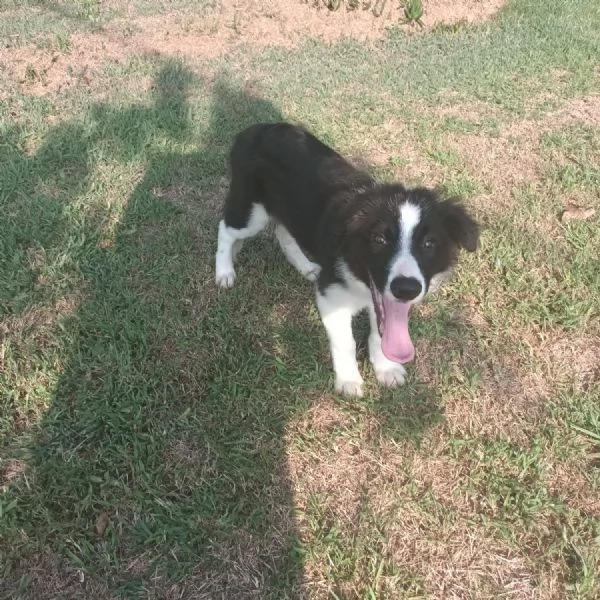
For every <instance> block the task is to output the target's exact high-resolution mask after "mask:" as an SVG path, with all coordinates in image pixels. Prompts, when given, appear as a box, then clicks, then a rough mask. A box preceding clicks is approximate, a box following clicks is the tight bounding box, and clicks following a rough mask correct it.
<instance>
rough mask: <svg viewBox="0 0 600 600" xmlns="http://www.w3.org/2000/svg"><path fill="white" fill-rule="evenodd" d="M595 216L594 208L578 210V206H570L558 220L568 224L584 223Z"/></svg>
mask: <svg viewBox="0 0 600 600" xmlns="http://www.w3.org/2000/svg"><path fill="white" fill-rule="evenodd" d="M595 214H596V209H595V208H579V207H578V206H570V207H569V208H567V210H565V212H564V213H563V214H562V216H561V218H560V220H561V221H562V222H563V223H569V221H585V220H586V219H589V218H591V217H593V216H594V215H595Z"/></svg>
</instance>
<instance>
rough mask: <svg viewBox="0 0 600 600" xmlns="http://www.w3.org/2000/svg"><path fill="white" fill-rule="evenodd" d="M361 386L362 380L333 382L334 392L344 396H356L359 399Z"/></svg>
mask: <svg viewBox="0 0 600 600" xmlns="http://www.w3.org/2000/svg"><path fill="white" fill-rule="evenodd" d="M362 386H363V380H362V378H360V379H356V380H345V379H336V380H335V391H336V392H338V393H339V394H344V396H357V397H358V398H361V397H362V395H363V390H362Z"/></svg>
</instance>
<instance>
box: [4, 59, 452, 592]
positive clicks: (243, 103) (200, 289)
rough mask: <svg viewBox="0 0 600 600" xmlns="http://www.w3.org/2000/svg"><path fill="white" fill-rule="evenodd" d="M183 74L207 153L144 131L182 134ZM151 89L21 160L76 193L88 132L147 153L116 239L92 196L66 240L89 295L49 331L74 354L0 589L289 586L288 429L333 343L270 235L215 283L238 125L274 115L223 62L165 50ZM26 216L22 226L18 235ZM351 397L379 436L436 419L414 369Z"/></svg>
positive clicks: (297, 548) (25, 487)
mask: <svg viewBox="0 0 600 600" xmlns="http://www.w3.org/2000/svg"><path fill="white" fill-rule="evenodd" d="M191 86H205V87H206V89H207V93H210V94H211V95H212V111H211V121H210V123H209V124H208V126H207V128H206V132H205V134H204V136H203V138H202V140H201V142H202V148H201V150H199V151H197V152H192V153H189V152H186V151H185V150H182V151H181V152H177V151H173V150H172V149H168V150H165V151H161V150H160V148H161V147H162V146H161V144H160V143H155V142H156V139H162V140H165V141H166V142H170V143H171V144H168V143H166V142H165V144H164V147H166V148H171V147H172V145H173V144H175V145H177V144H179V145H180V146H182V147H184V146H185V142H189V141H190V136H191V134H190V131H191V125H190V119H191V115H190V107H189V104H188V101H187V96H188V94H189V92H190V87H191ZM152 93H153V103H152V105H151V106H149V107H148V106H138V105H135V106H132V107H128V108H122V107H114V106H111V105H108V104H99V105H96V106H94V107H92V108H91V109H90V122H91V123H92V124H93V125H92V126H90V127H89V128H88V129H85V128H83V127H82V126H79V125H72V126H71V125H67V126H60V127H57V128H56V129H55V130H53V131H52V132H51V134H50V135H49V136H48V140H47V141H46V143H45V144H44V146H43V147H42V148H41V149H40V150H39V152H38V153H37V154H36V156H35V158H34V159H33V160H35V161H37V163H36V164H37V166H38V173H39V174H40V178H41V179H42V180H44V182H45V183H46V184H47V183H48V182H50V181H52V182H54V179H55V178H56V177H59V179H58V180H57V181H56V182H54V183H55V184H56V185H57V186H60V185H61V182H64V187H63V188H61V194H63V195H64V194H67V196H68V199H69V200H73V199H74V198H76V197H81V196H85V194H86V193H87V191H89V188H90V186H91V185H93V183H92V181H91V180H92V179H93V178H92V175H91V174H92V173H93V160H92V158H91V157H93V156H94V155H95V154H96V153H95V148H96V145H97V144H98V143H99V142H100V140H101V141H102V144H103V148H105V150H104V152H106V148H110V149H111V159H112V160H118V161H121V162H127V161H131V160H132V159H133V158H135V157H138V158H139V157H143V158H144V159H145V167H144V175H143V178H142V180H141V182H140V183H139V184H138V185H137V187H136V189H135V191H134V192H133V194H131V196H130V197H129V199H128V201H127V206H126V208H125V211H124V212H123V214H122V215H121V218H120V220H119V223H118V225H117V227H116V231H115V233H114V235H113V236H112V237H111V238H110V239H109V240H108V241H107V240H106V238H105V233H104V232H105V229H106V224H105V223H104V222H103V220H102V215H101V214H100V213H98V214H96V213H94V211H93V210H89V211H88V212H89V215H88V216H86V218H85V219H84V220H83V222H82V223H81V224H80V227H81V231H80V235H79V238H80V239H81V240H83V241H82V243H81V244H80V246H78V247H77V248H75V249H73V250H72V251H71V250H69V251H68V255H69V259H70V260H73V261H75V262H76V263H77V268H78V271H79V272H80V274H81V275H82V276H83V278H84V280H85V282H86V290H85V299H84V301H83V302H82V303H81V305H80V306H79V307H78V309H77V310H76V312H75V313H74V314H73V315H72V316H71V317H69V318H68V319H67V320H65V321H64V323H63V324H62V326H61V327H62V329H63V331H64V332H65V333H64V340H66V341H65V343H68V344H69V348H68V356H67V358H66V359H63V360H64V362H63V364H64V367H63V369H62V375H61V377H60V380H59V381H58V382H57V384H56V386H55V389H54V393H53V397H52V399H51V404H50V406H49V408H48V410H47V412H46V414H45V415H44V418H43V421H42V423H41V425H40V427H39V431H38V434H37V436H36V437H35V439H34V440H33V442H32V443H31V444H30V447H29V448H28V451H27V452H28V460H29V464H30V467H29V468H30V473H31V476H30V478H29V479H28V480H27V481H26V482H25V481H20V482H18V483H15V484H14V485H12V486H10V487H9V489H8V490H7V497H8V498H9V500H10V499H11V498H15V499H16V504H15V505H14V506H13V507H12V509H11V512H10V513H9V519H8V520H7V525H6V531H9V530H10V531H13V532H16V531H20V532H22V534H23V536H24V537H23V538H22V539H20V541H19V543H18V544H17V541H16V538H14V539H13V540H12V543H13V544H14V545H15V548H16V549H15V550H14V553H13V556H12V558H11V560H10V561H9V562H10V564H9V566H8V567H7V569H6V572H5V578H4V583H3V584H2V585H0V589H2V588H3V587H4V589H6V590H8V591H10V590H11V589H12V590H13V591H14V590H15V589H18V590H19V593H20V594H21V595H23V596H24V597H36V598H54V597H57V596H58V595H60V594H63V595H65V594H66V595H68V596H69V597H86V598H91V597H107V596H109V595H110V596H111V597H112V596H113V595H116V596H123V597H138V596H143V595H146V596H149V597H157V598H158V597H160V598H167V597H173V598H236V599H237V598H240V599H243V598H274V599H275V598H277V599H282V598H300V597H303V596H304V586H303V581H302V543H301V541H300V540H299V538H298V532H297V530H296V526H295V523H294V515H293V510H294V502H293V497H292V489H291V484H290V477H289V473H288V468H287V463H286V431H287V427H288V426H289V424H290V422H291V421H292V420H293V419H294V418H295V417H297V416H298V415H301V414H303V412H305V411H306V410H307V408H309V407H310V406H311V404H313V403H315V402H318V401H319V399H320V398H322V397H323V396H326V395H331V391H330V385H331V381H330V377H331V373H330V372H331V368H330V366H329V364H330V360H329V354H328V346H327V341H326V338H325V335H324V332H323V330H322V327H321V325H320V323H319V320H318V317H317V316H316V314H315V312H314V308H313V301H312V296H313V293H312V288H311V286H310V285H308V284H307V283H306V282H302V281H301V279H300V277H299V276H298V275H297V274H296V273H295V272H294V271H293V269H292V268H291V267H290V266H289V265H288V264H287V263H286V262H285V260H284V259H283V257H281V256H280V253H279V252H278V250H277V248H276V247H275V245H274V244H272V243H271V241H270V240H269V239H267V238H266V237H259V238H257V239H255V240H252V241H249V242H248V244H247V246H246V247H245V248H244V251H243V253H242V254H241V256H240V261H239V269H240V274H241V276H240V278H239V282H238V283H237V284H236V287H235V288H234V289H233V290H232V291H231V292H229V293H227V294H222V293H218V292H217V291H216V289H215V286H214V283H213V278H214V274H213V256H214V251H215V241H216V235H215V231H216V224H217V221H218V218H219V212H220V206H221V204H222V201H223V194H224V190H225V186H226V181H227V180H226V177H227V154H228V151H229V148H230V145H231V142H232V140H233V137H234V136H235V134H236V133H237V132H239V131H240V130H241V129H242V128H244V127H245V126H247V125H250V124H252V123H255V122H258V121H279V120H282V118H283V117H282V115H281V114H280V113H279V111H278V110H277V109H276V108H275V107H274V106H273V105H272V104H271V103H269V102H268V101H266V100H264V99H262V98H260V97H257V96H256V95H254V94H253V93H252V92H251V90H248V89H239V88H237V87H234V86H231V85H230V84H229V83H228V79H227V77H226V76H225V75H223V76H222V77H217V79H216V80H215V81H212V82H206V81H205V82H203V81H198V80H197V78H195V77H194V76H193V75H192V74H191V73H190V72H189V71H188V70H187V69H186V68H185V67H184V66H182V65H181V64H180V63H177V62H166V63H163V64H162V66H161V67H160V70H159V72H158V74H157V76H156V78H155V81H154V86H153V90H152ZM152 140H154V142H152ZM63 147H64V154H62V155H63V156H64V164H60V165H57V164H55V158H54V157H55V156H56V150H57V148H58V149H60V148H63ZM157 148H158V150H157ZM23 160H24V161H26V159H23ZM24 164H25V163H24ZM71 169H79V170H78V171H72V170H71ZM74 173H76V175H74ZM64 199H65V198H63V200H64ZM49 201H50V200H49ZM15 206H16V204H15ZM55 208H56V214H57V215H58V216H57V220H56V222H55V223H53V224H52V226H51V229H52V230H54V232H55V235H59V234H60V235H59V238H57V239H58V240H59V241H58V242H56V240H55V239H54V238H52V237H49V238H43V239H40V241H39V243H40V244H41V245H42V246H44V245H47V246H48V247H50V246H52V245H53V244H54V243H55V242H56V243H58V244H59V245H60V240H61V239H64V237H65V235H67V234H66V233H65V232H66V231H67V230H68V228H73V227H74V221H73V218H72V215H71V217H69V218H67V216H66V215H65V211H67V212H69V211H68V210H67V209H68V203H64V202H63V203H62V206H60V207H59V206H56V207H55ZM15 210H17V209H16V208H15ZM28 219H29V216H28V215H27V213H26V212H24V213H23V214H22V215H20V217H19V219H16V220H15V221H14V232H15V236H16V235H17V234H19V235H20V233H19V232H20V231H21V229H22V228H23V227H25V225H26V223H27V221H28ZM57 232H58V233H57ZM61 232H62V233H61ZM71 233H72V232H71ZM60 236H62V237H60ZM13 243H14V245H15V247H18V246H19V243H18V240H16V239H15V240H13ZM52 247H54V246H52ZM13 250H14V249H13ZM20 285H21V284H19V285H17V286H16V288H15V289H20V288H19V286H20ZM21 287H22V286H21ZM362 327H364V323H363V325H362ZM359 330H361V326H359ZM363 334H364V331H363ZM363 337H364V335H363ZM363 349H364V343H363ZM349 405H351V403H349ZM357 406H360V407H361V410H363V409H365V407H366V409H368V410H371V411H373V413H374V414H376V415H377V418H378V421H379V423H380V425H381V430H382V434H384V435H390V436H392V437H395V438H402V439H410V440H412V441H415V442H418V440H419V439H420V438H421V437H422V435H423V434H424V433H425V431H426V430H427V429H428V428H429V427H431V426H432V425H434V424H435V423H437V422H439V420H440V419H441V412H440V408H439V402H438V399H437V396H436V394H435V392H432V391H431V390H429V389H427V388H425V387H423V386H420V385H418V384H416V385H412V386H409V388H407V391H404V392H393V393H392V392H379V391H378V392H377V393H376V394H373V396H372V397H371V398H369V399H367V400H365V401H364V402H362V401H361V402H360V403H357ZM52 555H54V557H57V560H56V561H55V563H53V566H52V567H50V566H48V564H46V562H47V559H48V557H49V556H52ZM44 557H46V558H44ZM35 561H38V562H37V564H36V563H35ZM50 562H52V561H50ZM48 570H51V571H52V573H54V574H55V575H54V577H48ZM82 574H83V575H82Z"/></svg>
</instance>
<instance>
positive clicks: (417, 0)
mask: <svg viewBox="0 0 600 600" xmlns="http://www.w3.org/2000/svg"><path fill="white" fill-rule="evenodd" d="M422 18H423V0H406V1H405V2H404V22H405V23H408V24H409V25H415V24H417V25H418V26H419V27H423V21H422Z"/></svg>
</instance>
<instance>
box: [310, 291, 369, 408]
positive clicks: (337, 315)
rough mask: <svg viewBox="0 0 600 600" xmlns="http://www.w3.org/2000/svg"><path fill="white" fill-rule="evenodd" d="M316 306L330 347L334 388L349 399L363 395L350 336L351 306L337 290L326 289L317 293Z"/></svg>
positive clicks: (353, 341) (361, 380)
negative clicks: (349, 397) (324, 291)
mask: <svg viewBox="0 0 600 600" xmlns="http://www.w3.org/2000/svg"><path fill="white" fill-rule="evenodd" d="M317 306H318V308H319V312H320V313H321V319H322V320H323V325H325V330H326V331H327V337H328V338H329V344H330V346H331V357H332V359H333V368H334V371H335V389H336V391H338V392H340V393H342V394H346V395H348V396H362V394H363V392H362V386H363V378H362V377H361V376H360V372H359V371H358V363H357V362H356V342H355V340H354V335H353V334H352V315H353V310H352V307H351V306H349V305H348V304H347V303H345V302H344V293H343V292H342V291H341V290H339V289H337V287H332V288H329V289H328V290H327V293H325V294H321V292H319V291H317Z"/></svg>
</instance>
